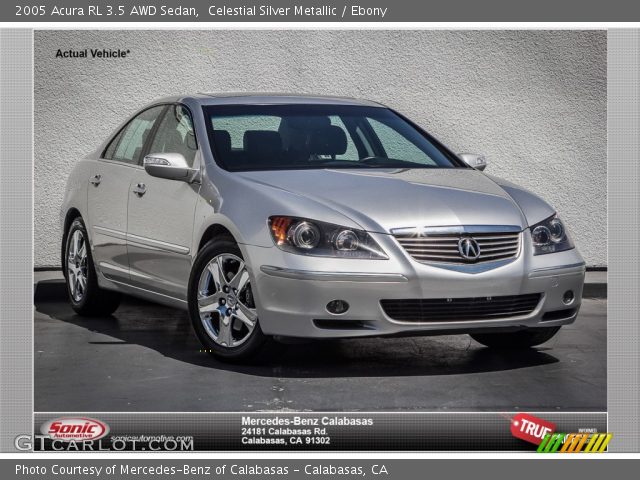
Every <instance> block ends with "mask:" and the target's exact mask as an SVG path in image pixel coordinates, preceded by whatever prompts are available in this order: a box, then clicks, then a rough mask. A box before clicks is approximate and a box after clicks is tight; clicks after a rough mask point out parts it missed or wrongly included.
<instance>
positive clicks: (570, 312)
mask: <svg viewBox="0 0 640 480" xmlns="http://www.w3.org/2000/svg"><path fill="white" fill-rule="evenodd" d="M576 311H577V309H576V308H565V309H564V310H556V311H555V312H547V313H545V314H544V315H543V316H542V321H543V322H551V321H552V320H563V319H565V318H570V317H573V316H574V315H575V314H576Z"/></svg>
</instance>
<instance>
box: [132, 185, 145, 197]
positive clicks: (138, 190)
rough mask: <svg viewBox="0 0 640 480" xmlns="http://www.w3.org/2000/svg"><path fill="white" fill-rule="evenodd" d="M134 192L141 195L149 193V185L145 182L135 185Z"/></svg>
mask: <svg viewBox="0 0 640 480" xmlns="http://www.w3.org/2000/svg"><path fill="white" fill-rule="evenodd" d="M133 193H135V194H136V195H138V196H139V197H141V196H143V195H144V194H145V193H147V186H146V185H145V184H144V183H138V184H137V185H136V186H135V187H133Z"/></svg>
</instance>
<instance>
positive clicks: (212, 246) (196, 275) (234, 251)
mask: <svg viewBox="0 0 640 480" xmlns="http://www.w3.org/2000/svg"><path fill="white" fill-rule="evenodd" d="M224 254H230V255H234V256H236V257H238V258H240V259H242V260H244V259H243V257H242V252H241V251H240V248H239V247H238V245H237V244H236V242H235V241H234V240H233V239H232V238H229V237H220V238H217V239H214V240H211V241H209V242H208V243H207V244H206V245H205V246H204V247H203V248H202V249H201V250H200V252H199V253H198V256H197V257H196V260H195V262H194V265H193V268H192V270H191V277H190V278H189V291H188V303H189V317H190V318H191V324H192V325H193V329H194V331H195V333H196V335H197V337H198V339H199V340H200V343H201V344H202V346H203V348H204V350H205V351H206V352H207V353H210V354H211V355H213V356H215V357H217V358H219V359H221V360H225V361H231V362H241V361H247V360H255V359H256V358H257V357H259V356H263V355H265V354H268V351H269V347H270V346H271V344H272V338H271V337H268V336H266V335H265V334H264V333H262V329H261V328H260V322H259V320H256V321H255V326H254V327H253V330H252V331H251V332H250V333H249V334H248V337H246V339H245V340H244V341H243V343H241V344H240V345H237V346H224V345H220V344H219V343H216V341H215V340H214V339H213V337H211V336H210V335H209V334H208V333H207V331H206V329H205V327H204V325H203V321H202V319H201V317H200V310H199V307H198V291H199V286H200V281H201V275H202V273H203V271H204V270H205V269H206V268H207V265H209V263H210V262H211V260H213V259H214V258H215V257H217V256H219V255H224ZM212 293H215V292H212ZM254 307H255V305H254ZM212 316H213V322H217V323H218V325H220V324H219V322H220V321H221V317H220V315H219V313H212ZM222 318H224V317H222ZM231 327H232V331H233V323H232V325H231ZM218 332H219V330H218ZM231 338H232V337H231Z"/></svg>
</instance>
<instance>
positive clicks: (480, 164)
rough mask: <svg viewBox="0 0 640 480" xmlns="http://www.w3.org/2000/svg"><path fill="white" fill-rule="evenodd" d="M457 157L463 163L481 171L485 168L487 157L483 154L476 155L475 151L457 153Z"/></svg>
mask: <svg viewBox="0 0 640 480" xmlns="http://www.w3.org/2000/svg"><path fill="white" fill-rule="evenodd" d="M458 157H460V160H462V161H463V162H464V163H466V164H467V165H469V166H470V167H472V168H475V169H476V170H480V171H482V170H484V169H485V168H487V159H486V158H485V157H484V155H478V154H475V153H459V154H458Z"/></svg>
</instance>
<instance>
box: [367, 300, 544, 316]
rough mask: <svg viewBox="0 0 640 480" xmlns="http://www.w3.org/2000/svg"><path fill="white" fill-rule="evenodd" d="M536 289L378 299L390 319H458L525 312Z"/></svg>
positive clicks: (532, 304) (530, 308)
mask: <svg viewBox="0 0 640 480" xmlns="http://www.w3.org/2000/svg"><path fill="white" fill-rule="evenodd" d="M541 296H542V295H541V294H539V293H531V294H526V295H506V296H499V297H469V298H416V299H401V300H380V305H381V306H382V309H383V310H384V313H385V314H387V316H389V317H390V318H392V319H393V320H397V321H401V322H446V321H450V322H457V321H468V320H493V319H500V318H509V317H519V316H523V315H528V314H530V313H531V312H533V311H534V310H535V308H536V307H537V306H538V303H539V302H540V297H541Z"/></svg>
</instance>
